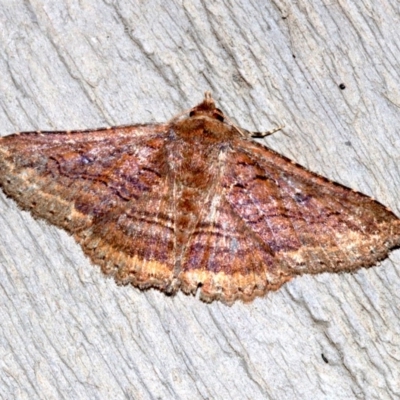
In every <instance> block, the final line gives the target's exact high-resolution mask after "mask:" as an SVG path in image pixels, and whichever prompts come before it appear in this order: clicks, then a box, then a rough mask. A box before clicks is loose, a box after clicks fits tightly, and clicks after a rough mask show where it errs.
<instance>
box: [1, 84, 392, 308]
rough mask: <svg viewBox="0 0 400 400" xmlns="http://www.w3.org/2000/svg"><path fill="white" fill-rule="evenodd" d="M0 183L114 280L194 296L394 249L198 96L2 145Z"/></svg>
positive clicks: (346, 205) (372, 210)
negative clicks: (179, 111)
mask: <svg viewBox="0 0 400 400" xmlns="http://www.w3.org/2000/svg"><path fill="white" fill-rule="evenodd" d="M0 186H1V187H2V189H3V191H4V193H6V195H8V196H9V197H11V198H12V199H14V200H15V201H16V202H17V204H18V205H19V207H20V208H21V209H23V210H27V211H30V212H31V213H32V215H33V216H34V217H36V218H42V219H44V220H46V221H47V222H49V223H51V224H54V225H56V226H58V227H60V228H62V229H65V230H66V231H67V232H69V233H70V234H71V235H72V236H73V237H74V238H75V240H76V241H77V242H78V243H79V244H80V245H81V246H82V248H83V251H84V252H85V253H86V254H87V256H88V257H89V258H90V260H91V261H92V262H93V264H96V265H99V266H100V267H101V270H102V271H103V272H104V274H106V275H111V276H113V277H114V279H115V281H116V282H117V283H119V284H133V285H134V286H136V287H138V288H140V289H147V288H157V289H159V290H161V291H163V292H166V293H168V294H173V293H175V292H177V291H178V290H182V291H183V292H185V293H187V294H190V293H191V294H196V293H197V292H199V293H198V294H199V297H200V298H201V299H202V300H204V301H206V302H210V301H213V300H221V301H223V302H224V303H226V304H232V303H233V302H234V301H235V300H238V299H240V300H243V301H249V300H252V299H253V298H254V297H255V296H262V295H264V294H265V293H266V292H268V291H271V290H277V289H279V288H280V287H281V286H282V285H283V284H284V283H285V282H288V281H290V280H291V279H292V278H293V277H295V276H296V275H301V274H304V273H308V274H317V273H321V272H342V271H346V272H347V271H355V270H357V269H358V268H361V267H371V266H373V265H375V264H376V263H377V262H378V261H380V260H382V259H384V258H385V257H387V255H388V253H389V251H390V250H391V249H394V248H396V247H399V246H400V219H399V218H397V217H396V216H395V215H394V214H393V213H392V212H391V211H390V210H389V209H388V208H386V207H385V206H383V205H382V204H380V203H378V202H376V201H375V200H373V199H371V198H370V197H367V196H365V195H363V194H361V193H358V192H355V191H353V190H351V189H348V188H346V187H344V186H342V185H340V184H338V183H334V182H331V181H329V180H328V179H326V178H324V177H322V176H319V175H317V174H315V173H313V172H310V171H308V170H306V169H305V168H303V167H301V166H300V165H297V164H296V163H294V162H292V161H291V160H289V159H287V158H286V157H283V156H282V155H280V154H277V153H276V152H274V151H272V150H270V149H268V148H267V147H265V146H263V145H261V144H259V143H256V142H255V141H253V140H252V139H251V135H250V134H249V132H247V131H246V130H244V129H241V128H238V127H236V126H235V125H233V124H231V123H229V122H226V117H225V115H224V114H223V113H222V112H221V111H220V110H219V109H218V108H216V106H215V102H214V100H213V98H212V96H211V94H210V93H209V92H206V94H205V97H204V100H203V101H202V102H201V103H200V104H199V105H197V106H195V107H193V108H192V109H191V110H190V112H189V114H188V115H184V116H180V117H177V118H174V119H173V120H171V121H169V122H167V123H162V124H139V125H132V126H122V127H111V128H104V129H95V130H87V131H66V132H28V133H17V134H13V135H10V136H6V137H3V138H1V139H0Z"/></svg>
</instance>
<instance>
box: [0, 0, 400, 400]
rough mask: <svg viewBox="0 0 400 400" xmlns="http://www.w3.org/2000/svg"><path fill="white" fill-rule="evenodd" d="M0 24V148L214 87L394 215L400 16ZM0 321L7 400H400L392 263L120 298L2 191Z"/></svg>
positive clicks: (306, 160)
mask: <svg viewBox="0 0 400 400" xmlns="http://www.w3.org/2000/svg"><path fill="white" fill-rule="evenodd" d="M0 26H1V29H0V76H1V79H0V134H1V135H6V134H9V133H12V132H17V131H31V130H39V129H40V130H69V129H84V128H85V129H87V128H95V127H101V126H107V125H122V124H129V123H139V122H163V121H166V120H168V119H170V118H171V117H173V116H174V115H176V114H177V113H179V112H181V111H182V110H185V109H188V108H190V107H192V106H194V105H196V104H197V103H198V102H200V101H201V100H202V97H203V93H204V91H205V90H211V91H212V93H213V95H214V98H215V99H216V101H217V102H218V106H219V107H220V108H221V109H222V110H223V111H224V112H225V113H226V114H227V115H229V116H230V117H231V118H232V120H233V121H235V122H236V123H237V124H238V125H239V126H242V127H244V128H246V129H249V130H256V131H262V130H269V129H271V128H273V127H275V126H276V125H279V124H284V125H285V129H284V133H276V134H275V135H274V136H273V137H271V138H268V139H265V140H264V142H265V143H266V144H267V145H268V146H270V147H271V148H273V149H275V150H276V151H279V152H280V153H282V154H284V155H286V156H287V157H290V158H291V159H293V160H295V161H296V162H298V163H300V164H302V165H304V166H306V167H307V168H309V169H311V170H313V171H315V172H318V173H320V174H322V175H324V176H326V177H328V178H330V179H332V180H334V181H338V182H340V183H342V184H344V185H346V186H349V187H352V188H354V189H356V190H358V191H361V192H363V193H365V194H368V195H370V196H373V197H375V198H377V199H378V200H379V201H380V202H381V203H383V204H385V205H387V206H389V207H390V208H392V209H393V211H394V212H395V213H396V214H397V215H400V204H399V198H400V189H399V188H400V92H399V87H400V79H399V78H400V75H399V74H400V49H399V43H400V29H399V26H400V13H399V4H398V1H397V0H387V1H380V2H377V1H367V0H365V1H354V2H347V1H341V0H334V1H329V2H328V1H312V2H310V1H307V0H300V1H297V2H292V1H272V0H267V1H265V0H255V1H252V2H247V1H243V2H213V1H203V2H202V1H185V0H183V1H178V0H176V1H175V0H174V1H163V0H154V1H146V2H138V1H134V0H81V1H78V0H58V1H46V0H28V1H23V0H2V1H1V3H0ZM341 84H342V86H341ZM341 87H342V89H341ZM0 311H1V326H0V397H1V398H2V399H111V398H112V399H310V398H311V399H396V398H399V397H400V251H399V250H397V251H394V252H393V253H391V256H390V257H389V258H388V259H387V260H385V261H384V262H383V263H381V264H380V265H379V266H376V267H374V268H371V269H368V270H365V269H364V270H360V271H359V272H357V273H355V274H341V275H334V274H322V275H319V276H303V277H300V278H297V279H295V280H293V281H292V282H290V283H288V284H286V285H285V286H284V287H283V288H282V289H281V290H279V291H278V292H274V293H270V294H269V295H268V296H266V297H265V298H260V299H257V300H255V301H254V302H252V303H250V304H243V303H235V304H234V305H233V306H232V307H227V306H225V305H223V304H221V303H218V302H214V303H212V304H205V303H202V302H201V301H199V300H198V299H196V298H194V297H191V296H186V295H184V294H182V293H179V294H178V295H176V296H173V297H167V296H165V295H164V294H162V293H159V292H158V291H155V290H149V291H147V292H141V291H140V290H138V289H135V288H133V287H129V286H128V287H119V286H117V285H116V284H115V283H114V281H113V280H112V279H106V278H105V277H104V276H103V275H102V274H101V272H100V270H99V268H97V267H94V266H92V265H91V264H90V262H89V260H88V259H87V258H86V257H85V256H84V254H83V252H82V250H81V248H80V247H79V246H78V245H77V244H76V243H75V242H74V240H73V239H72V238H71V237H69V236H68V235H67V234H66V233H65V232H63V231H62V230H59V229H57V228H55V227H52V226H49V225H48V224H46V223H45V222H44V221H36V220H34V219H33V218H32V217H31V216H30V214H29V213H27V212H22V211H21V210H19V209H18V208H17V206H16V204H15V203H14V202H13V201H12V200H10V199H8V198H6V197H5V196H4V195H3V193H1V195H0Z"/></svg>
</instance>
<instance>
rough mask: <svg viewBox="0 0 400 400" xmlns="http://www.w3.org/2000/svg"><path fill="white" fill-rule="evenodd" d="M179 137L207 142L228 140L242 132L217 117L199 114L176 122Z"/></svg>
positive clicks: (175, 128) (175, 127) (175, 129)
mask: <svg viewBox="0 0 400 400" xmlns="http://www.w3.org/2000/svg"><path fill="white" fill-rule="evenodd" d="M173 129H174V131H175V134H176V136H177V138H180V139H183V140H185V141H194V142H196V141H201V142H203V143H204V141H205V143H207V144H212V143H217V142H227V141H230V140H232V139H234V138H235V137H240V133H239V132H238V131H237V130H236V129H235V128H234V127H233V126H232V125H228V124H226V123H224V122H221V121H219V120H217V119H215V118H212V117H209V116H205V115H199V116H192V117H188V118H186V119H184V120H181V121H179V122H177V123H176V124H174V127H173Z"/></svg>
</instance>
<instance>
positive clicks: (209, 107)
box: [189, 91, 224, 122]
mask: <svg viewBox="0 0 400 400" xmlns="http://www.w3.org/2000/svg"><path fill="white" fill-rule="evenodd" d="M189 116H190V117H203V116H204V117H209V118H213V119H217V120H218V121H221V122H222V121H223V120H224V113H223V112H222V111H221V110H220V109H219V108H217V107H215V102H214V99H213V98H212V96H211V92H208V91H207V92H205V93H204V100H203V102H202V103H200V104H199V105H197V106H196V107H193V108H192V109H191V110H190V114H189Z"/></svg>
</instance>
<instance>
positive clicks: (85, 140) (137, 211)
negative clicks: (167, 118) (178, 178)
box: [0, 125, 174, 290]
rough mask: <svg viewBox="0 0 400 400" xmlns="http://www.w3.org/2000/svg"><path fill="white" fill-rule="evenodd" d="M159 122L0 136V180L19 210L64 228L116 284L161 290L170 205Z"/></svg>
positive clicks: (169, 271) (167, 278)
mask: <svg viewBox="0 0 400 400" xmlns="http://www.w3.org/2000/svg"><path fill="white" fill-rule="evenodd" d="M167 128H168V126H167V125H146V126H140V125H139V126H131V127H120V128H112V129H104V130H96V131H87V132H85V131H83V132H82V131H80V132H78V131H77V132H48V133H46V132H38V133H36V134H34V133H24V134H19V135H18V134H16V135H11V136H8V137H5V138H1V139H0V140H1V147H0V149H1V150H0V151H1V154H0V160H1V161H0V184H1V186H2V187H3V189H4V191H5V192H6V193H7V194H8V195H10V196H11V197H13V198H14V199H15V200H16V201H17V202H18V204H19V205H20V206H21V207H22V208H23V209H25V210H28V211H30V212H32V214H34V215H35V216H36V217H40V218H45V219H46V220H47V221H48V222H50V223H53V224H55V225H57V226H59V227H62V228H64V229H66V230H67V231H68V232H70V233H71V234H73V235H74V237H75V238H76V239H77V241H78V242H79V243H81V244H82V247H83V249H84V251H85V252H86V253H87V254H88V255H89V256H90V258H91V259H92V261H93V262H94V263H96V264H99V265H100V266H101V267H102V270H103V272H105V273H107V274H113V275H115V278H116V280H117V281H118V282H122V283H127V282H132V283H134V284H136V285H137V286H139V287H149V286H153V287H159V288H161V289H163V290H168V287H169V285H170V284H171V281H172V278H173V268H174V259H173V258H174V252H173V251H172V250H173V249H172V246H173V243H174V241H173V236H174V232H173V229H172V227H173V208H172V206H171V198H172V196H171V193H170V190H171V187H172V185H171V182H169V181H168V179H169V174H168V165H166V163H165V159H166V158H165V156H164V155H163V154H162V153H163V152H164V151H165V140H166V131H167Z"/></svg>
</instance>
